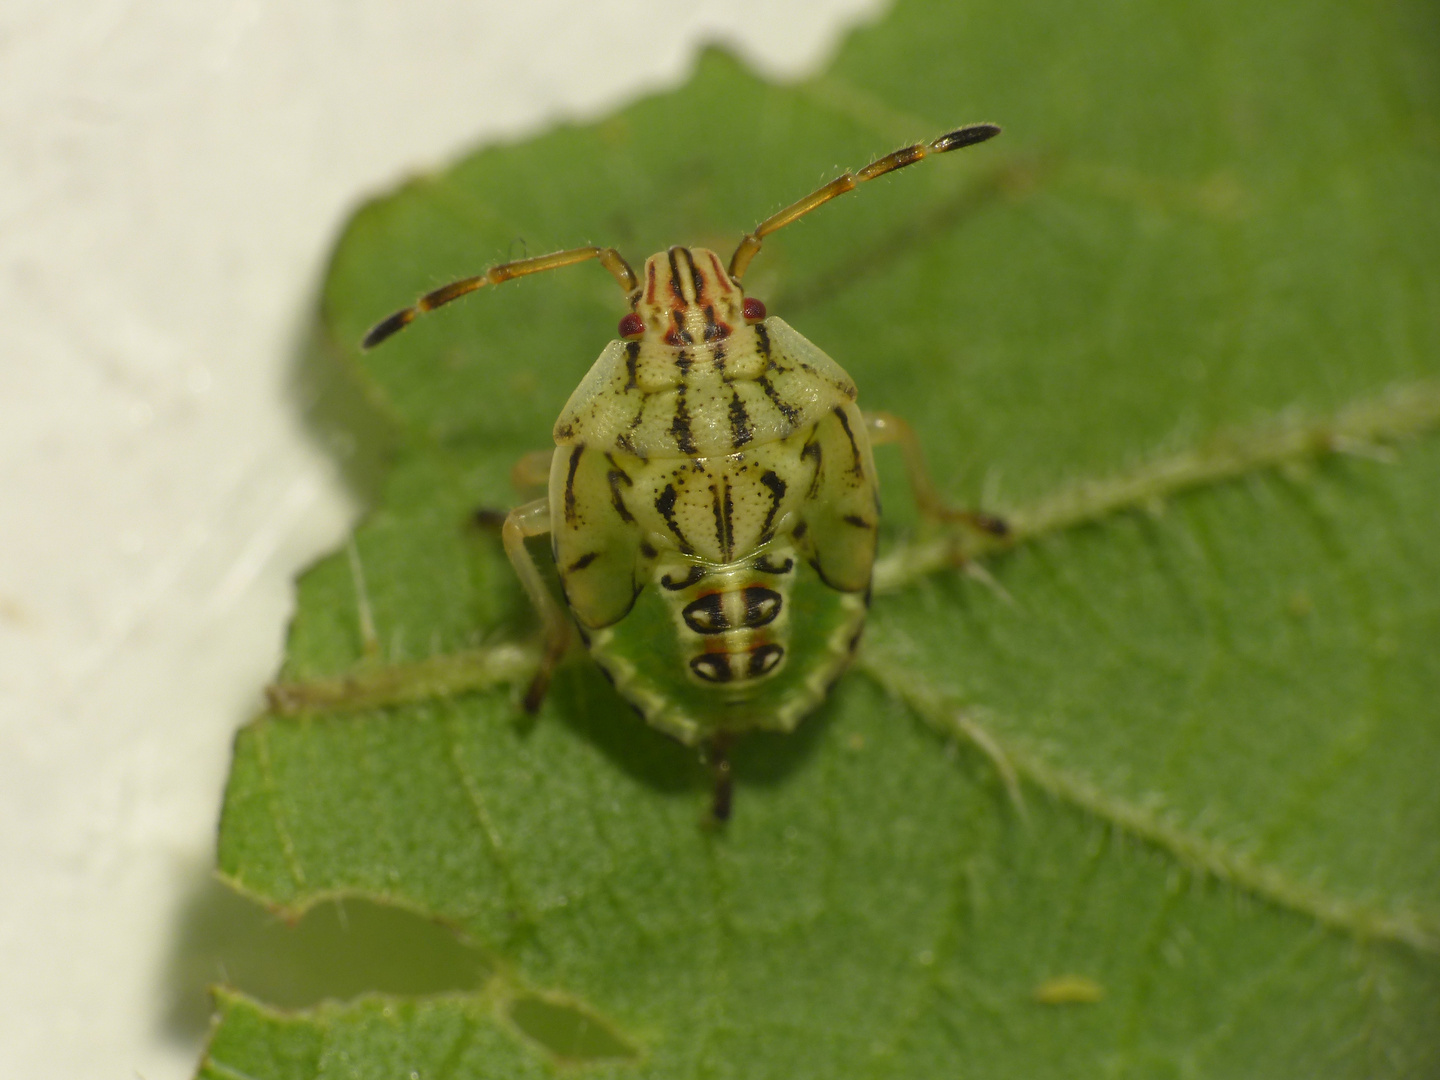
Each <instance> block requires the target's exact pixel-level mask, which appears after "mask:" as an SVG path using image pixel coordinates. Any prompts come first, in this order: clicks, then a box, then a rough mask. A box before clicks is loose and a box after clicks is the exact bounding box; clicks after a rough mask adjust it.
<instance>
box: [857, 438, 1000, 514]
mask: <svg viewBox="0 0 1440 1080" xmlns="http://www.w3.org/2000/svg"><path fill="white" fill-rule="evenodd" d="M863 415H864V417H865V427H866V430H868V431H869V433H870V443H871V445H872V446H884V445H885V444H886V443H894V444H896V445H898V446H899V447H900V457H901V460H902V461H903V462H904V463H905V477H906V479H908V480H909V481H910V490H911V492H912V493H913V494H914V496H915V505H916V506H917V507H918V508H919V510H920V513H921V514H922V515H923V516H924V517H927V518H929V519H930V520H931V521H945V522H959V523H960V524H962V525H967V526H969V527H970V528H972V529H974V530H976V531H977V532H983V533H986V534H988V535H990V536H1008V535H1009V533H1010V526H1009V525H1008V524H1007V523H1006V521H1005V519H1004V518H1001V517H996V516H995V515H994V514H987V513H985V512H983V511H981V510H966V509H961V508H959V507H954V506H950V505H948V504H947V503H945V502H944V501H943V500H942V499H941V498H940V496H939V495H938V494H937V493H936V491H935V483H934V481H932V480H931V479H930V470H929V469H928V468H926V467H925V451H924V450H923V449H922V448H921V446H920V439H919V437H918V436H917V435H916V434H915V429H914V428H912V427H911V426H910V425H909V424H908V423H907V422H906V421H905V420H903V419H901V418H900V417H898V416H896V415H895V414H894V413H889V412H874V413H865V414H863Z"/></svg>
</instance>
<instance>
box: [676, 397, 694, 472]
mask: <svg viewBox="0 0 1440 1080" xmlns="http://www.w3.org/2000/svg"><path fill="white" fill-rule="evenodd" d="M670 434H671V435H674V436H675V446H676V447H677V448H678V449H679V451H680V453H682V454H685V455H686V456H689V455H691V454H694V453H695V433H694V432H693V431H691V430H690V408H689V406H687V405H686V404H685V387H683V386H682V387H680V389H679V390H678V391H676V393H675V417H674V419H672V420H671V421H670Z"/></svg>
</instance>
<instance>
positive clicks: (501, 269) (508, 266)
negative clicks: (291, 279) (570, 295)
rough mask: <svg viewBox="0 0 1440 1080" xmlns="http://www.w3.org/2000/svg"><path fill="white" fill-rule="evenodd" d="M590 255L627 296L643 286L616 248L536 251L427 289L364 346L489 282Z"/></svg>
mask: <svg viewBox="0 0 1440 1080" xmlns="http://www.w3.org/2000/svg"><path fill="white" fill-rule="evenodd" d="M590 259H599V260H600V265H601V266H603V267H605V269H606V270H609V271H610V273H611V275H612V276H613V277H614V278H615V280H616V281H617V282H619V283H620V288H622V289H624V290H625V295H626V296H629V295H630V294H631V293H633V292H634V291H635V290H636V288H638V287H639V283H638V282H637V281H636V280H635V271H634V270H631V269H630V264H629V263H627V262H626V261H625V260H624V258H622V257H621V255H620V253H619V252H618V251H616V250H615V249H614V248H609V247H606V248H602V247H579V248H571V249H570V250H569V251H555V252H552V253H551V254H549V255H535V256H533V257H531V258H529V259H517V260H516V261H515V262H507V263H500V264H499V265H498V266H492V267H490V269H489V270H486V271H485V272H484V273H483V274H478V275H476V276H475V277H468V278H462V279H461V280H460V281H452V282H451V283H450V284H449V285H442V286H441V287H440V288H438V289H435V290H434V291H432V292H428V293H426V294H425V295H424V296H422V297H421V298H420V299H419V300H417V301H415V303H414V304H413V305H411V306H410V307H407V308H401V309H400V310H399V311H397V312H395V314H393V315H391V316H388V317H387V318H384V319H381V320H380V321H379V322H378V323H376V324H375V326H374V327H372V328H371V330H370V332H369V333H368V334H366V335H365V339H364V340H363V341H361V342H360V347H361V348H362V349H373V348H374V347H375V346H376V345H379V344H380V343H381V342H382V341H384V340H385V339H386V338H388V337H390V336H391V335H392V334H396V333H398V332H400V331H401V330H403V329H405V327H407V326H409V325H410V324H411V323H412V322H414V321H415V319H416V318H417V317H419V316H421V315H424V314H426V313H427V312H430V311H434V310H435V309H436V308H438V307H440V306H441V305H442V304H448V303H450V301H451V300H457V299H459V298H460V297H462V296H464V295H465V294H466V293H472V292H474V291H475V290H476V289H479V288H483V287H484V286H486V285H499V284H500V283H501V282H502V281H509V280H510V279H511V278H517V277H524V276H525V275H526V274H538V273H540V272H541V271H542V270H558V269H559V268H560V267H562V266H573V265H574V264H575V263H580V262H586V261H588V260H590Z"/></svg>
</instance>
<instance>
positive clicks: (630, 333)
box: [620, 311, 645, 338]
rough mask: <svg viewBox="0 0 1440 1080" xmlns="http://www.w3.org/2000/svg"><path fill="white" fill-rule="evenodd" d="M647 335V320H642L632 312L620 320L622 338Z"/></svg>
mask: <svg viewBox="0 0 1440 1080" xmlns="http://www.w3.org/2000/svg"><path fill="white" fill-rule="evenodd" d="M643 333H645V320H644V319H642V318H640V316H639V315H638V314H637V313H636V312H633V311H632V312H630V314H629V315H626V316H625V317H624V318H623V319H621V320H620V336H621V337H623V338H632V337H639V336H640V335H641V334H643Z"/></svg>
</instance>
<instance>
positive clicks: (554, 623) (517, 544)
mask: <svg viewBox="0 0 1440 1080" xmlns="http://www.w3.org/2000/svg"><path fill="white" fill-rule="evenodd" d="M549 532H550V503H549V502H548V500H546V499H536V500H535V501H534V502H531V503H526V504H525V505H524V506H518V507H516V508H515V509H514V510H512V511H510V516H509V517H507V518H506V519H505V528H504V530H503V534H502V535H503V536H504V540H505V553H506V554H507V555H509V556H510V562H511V564H512V565H513V566H514V567H515V573H516V574H517V575H518V576H519V578H520V584H522V585H524V586H525V592H526V593H527V594H528V595H529V597H530V601H531V603H533V604H534V605H535V610H536V611H538V612H539V613H540V622H541V626H542V629H543V631H544V634H545V652H544V653H543V654H542V656H541V657H540V666H539V668H537V669H536V671H535V677H534V678H533V679H531V680H530V686H529V687H528V688H527V689H526V691H525V698H524V704H525V711H526V712H534V711H535V710H537V709H538V708H540V703H541V702H542V701H544V700H545V691H546V690H547V689H548V688H549V686H550V673H551V672H552V671H554V670H555V665H556V664H558V663H559V662H560V660H561V658H562V657H563V656H564V655H565V650H566V648H567V647H568V646H569V644H570V620H569V619H568V618H566V616H565V612H564V610H563V609H562V608H561V607H560V605H559V604H558V603H557V602H556V600H555V597H554V595H553V594H552V593H551V592H550V589H549V588H548V587H547V586H546V584H545V578H544V577H543V576H542V575H541V573H540V568H539V567H538V566H536V565H535V560H534V559H533V558H531V556H530V552H529V551H528V550H527V549H526V547H525V541H526V540H528V539H529V538H530V537H532V536H545V535H546V534H548V533H549Z"/></svg>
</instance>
